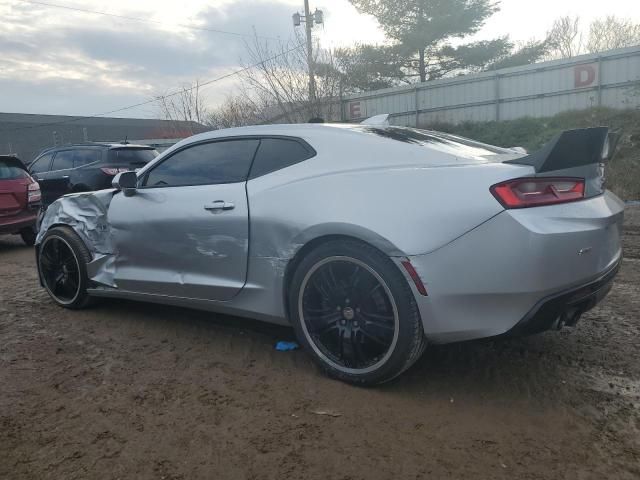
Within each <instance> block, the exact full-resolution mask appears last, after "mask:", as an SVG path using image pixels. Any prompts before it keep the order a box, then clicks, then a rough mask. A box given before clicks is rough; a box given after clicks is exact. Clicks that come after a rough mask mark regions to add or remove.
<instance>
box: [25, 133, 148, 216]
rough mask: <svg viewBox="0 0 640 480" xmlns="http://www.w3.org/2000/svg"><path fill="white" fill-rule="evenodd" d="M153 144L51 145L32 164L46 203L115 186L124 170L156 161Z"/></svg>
mask: <svg viewBox="0 0 640 480" xmlns="http://www.w3.org/2000/svg"><path fill="white" fill-rule="evenodd" d="M157 155H158V152H157V151H156V150H155V149H154V148H153V147H148V146H144V145H131V144H128V143H83V144H74V145H64V146H60V147H54V148H49V149H47V150H45V151H43V152H41V153H40V154H39V155H38V156H37V157H36V159H35V160H34V161H33V162H31V164H30V165H29V173H30V174H31V176H32V177H33V178H34V179H35V180H37V181H38V183H39V184H40V189H41V191H42V203H43V206H45V207H46V206H47V205H49V204H51V203H52V202H53V201H55V200H56V199H58V198H59V197H61V196H62V195H65V194H67V193H74V192H90V191H93V190H102V189H104V188H111V181H112V180H113V177H115V176H116V175H117V174H118V173H120V172H125V171H128V170H136V169H138V168H141V167H143V166H145V165H146V164H147V163H148V162H149V161H151V160H153V159H154V158H155V157H156V156H157Z"/></svg>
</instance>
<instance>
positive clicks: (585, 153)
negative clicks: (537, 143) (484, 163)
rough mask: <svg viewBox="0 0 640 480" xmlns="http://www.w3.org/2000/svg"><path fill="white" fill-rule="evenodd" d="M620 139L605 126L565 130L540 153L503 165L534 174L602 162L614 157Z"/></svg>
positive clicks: (509, 161)
mask: <svg viewBox="0 0 640 480" xmlns="http://www.w3.org/2000/svg"><path fill="white" fill-rule="evenodd" d="M619 139H620V135H619V133H613V132H610V131H609V128H608V127H594V128H579V129H576V130H565V131H564V132H562V133H560V134H558V135H556V136H555V137H554V138H553V139H552V140H551V141H550V142H548V143H547V144H545V145H544V147H542V148H541V149H540V150H538V151H536V152H533V153H531V154H529V155H527V156H525V157H521V158H516V159H515V160H507V161H506V162H504V163H517V164H519V165H531V166H532V167H533V168H535V170H536V173H543V172H551V171H554V170H565V169H568V168H574V167H580V166H583V165H589V164H592V163H603V162H605V161H607V160H610V159H611V158H612V157H613V155H614V152H615V149H616V146H617V144H618V140H619Z"/></svg>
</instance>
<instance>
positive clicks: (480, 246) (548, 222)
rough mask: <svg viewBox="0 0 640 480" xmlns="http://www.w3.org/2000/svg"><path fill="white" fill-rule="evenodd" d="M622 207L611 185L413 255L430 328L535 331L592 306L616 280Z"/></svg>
mask: <svg viewBox="0 0 640 480" xmlns="http://www.w3.org/2000/svg"><path fill="white" fill-rule="evenodd" d="M623 211H624V204H623V203H622V202H621V201H620V200H619V199H618V198H617V197H616V196H615V195H613V194H611V193H609V192H606V193H605V194H604V195H600V196H598V197H594V198H590V199H588V200H584V201H580V202H574V203H568V204H562V205H553V206H546V207H536V208H528V209H519V210H506V211H503V212H502V213H500V214H498V215H496V216H495V217H493V218H492V219H490V220H488V221H487V222H485V223H483V224H481V225H479V226H478V227H476V228H475V229H473V230H471V231H470V232H468V233H466V234H465V235H463V236H461V237H459V238H457V239H455V240H454V241H452V242H450V243H449V244H447V245H445V246H443V247H442V248H439V249H437V250H435V251H433V252H431V253H427V254H425V255H417V256H411V257H409V260H410V261H411V263H412V265H413V266H414V268H415V269H416V271H417V272H418V274H419V275H420V278H421V279H422V281H423V283H424V284H425V286H426V289H427V292H428V296H422V295H420V294H419V293H418V292H417V291H416V289H415V286H414V284H413V282H410V284H411V285H412V288H413V289H414V295H415V298H416V301H417V303H418V308H419V309H420V314H421V317H422V321H423V327H424V332H425V335H427V337H428V338H429V340H430V341H432V342H434V343H449V342H456V341H464V340H471V339H476V338H485V337H493V336H498V335H503V334H505V333H507V332H509V333H513V334H518V333H521V334H526V333H533V332H534V331H542V330H544V329H547V328H549V327H553V325H554V323H553V322H555V320H556V319H557V317H558V315H560V314H562V313H564V312H565V311H567V312H571V308H570V307H574V308H575V309H576V310H582V311H584V310H586V309H587V308H590V307H592V306H593V305H595V303H597V301H599V300H600V299H601V298H602V297H603V296H604V295H605V294H606V291H607V286H609V285H610V281H609V282H606V281H605V282H604V283H602V285H601V284H600V283H599V279H605V280H607V279H608V280H610V278H612V277H613V275H612V274H611V272H615V271H616V268H617V265H618V264H619V262H620V259H621V256H622V251H621V247H620V238H621V234H622V220H623ZM397 260H399V259H397ZM608 275H611V277H609V276H608ZM594 282H595V284H594ZM592 284H594V285H592ZM585 289H586V290H585ZM593 289H595V290H593ZM594 293H595V295H592V294H594ZM583 294H584V295H585V296H586V297H585V298H584V299H582V298H578V297H579V296H580V295H583ZM574 295H577V296H578V297H576V298H574ZM583 300H584V303H581V302H582V301H583ZM558 312H559V313H558ZM556 313H558V315H555V314H556ZM554 315H555V318H552V319H551V320H550V318H551V317H553V316H554Z"/></svg>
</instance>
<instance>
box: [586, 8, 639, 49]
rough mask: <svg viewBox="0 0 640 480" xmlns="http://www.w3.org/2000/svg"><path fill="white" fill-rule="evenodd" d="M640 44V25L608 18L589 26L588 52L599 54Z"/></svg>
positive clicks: (612, 17) (611, 17)
mask: <svg viewBox="0 0 640 480" xmlns="http://www.w3.org/2000/svg"><path fill="white" fill-rule="evenodd" d="M639 44H640V24H638V23H633V22H631V21H629V20H627V19H619V18H616V17H614V16H608V17H605V18H602V19H598V20H594V21H593V22H592V23H591V25H590V26H589V37H588V39H587V45H586V47H587V51H588V52H589V53H598V52H602V51H605V50H611V49H614V48H623V47H631V46H633V45H639Z"/></svg>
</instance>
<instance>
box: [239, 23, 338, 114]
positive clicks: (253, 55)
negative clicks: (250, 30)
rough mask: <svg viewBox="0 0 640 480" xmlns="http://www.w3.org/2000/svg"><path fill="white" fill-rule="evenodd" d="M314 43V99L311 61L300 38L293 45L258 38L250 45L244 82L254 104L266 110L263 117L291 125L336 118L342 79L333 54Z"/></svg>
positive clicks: (249, 43)
mask: <svg viewBox="0 0 640 480" xmlns="http://www.w3.org/2000/svg"><path fill="white" fill-rule="evenodd" d="M314 43H315V47H314V49H313V52H314V58H313V62H314V73H315V82H316V98H314V99H310V98H309V92H308V81H309V64H308V58H307V55H306V51H305V49H304V42H303V41H302V38H301V37H300V36H299V34H297V37H296V38H295V39H294V40H292V41H290V42H279V43H278V44H274V43H273V42H268V41H266V42H265V41H261V40H260V39H259V38H258V37H257V36H256V37H254V38H253V40H252V41H251V42H247V44H246V47H247V52H248V62H247V64H248V65H247V67H246V70H245V71H244V72H243V73H242V81H243V84H244V87H245V91H248V92H251V94H252V95H251V98H253V103H254V104H255V105H259V106H260V107H261V108H262V115H263V116H266V117H267V118H272V119H274V120H275V121H280V120H282V121H285V122H289V123H295V122H300V121H306V120H308V119H309V118H312V117H323V118H332V117H334V116H335V114H336V112H337V111H338V108H339V106H338V102H337V101H336V100H337V97H339V94H340V85H341V75H340V73H339V72H338V69H337V68H336V67H335V59H334V56H333V53H332V52H330V51H328V50H325V49H322V48H320V45H319V44H318V42H317V41H315V40H314Z"/></svg>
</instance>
